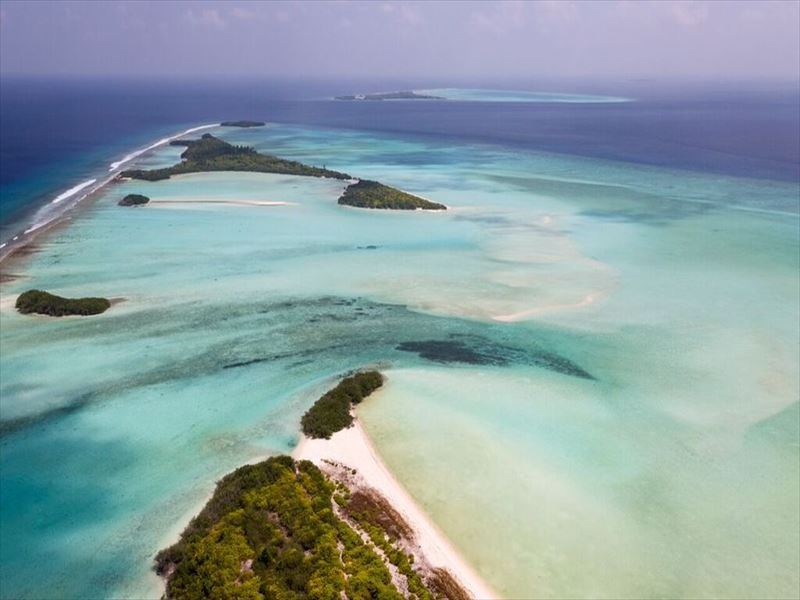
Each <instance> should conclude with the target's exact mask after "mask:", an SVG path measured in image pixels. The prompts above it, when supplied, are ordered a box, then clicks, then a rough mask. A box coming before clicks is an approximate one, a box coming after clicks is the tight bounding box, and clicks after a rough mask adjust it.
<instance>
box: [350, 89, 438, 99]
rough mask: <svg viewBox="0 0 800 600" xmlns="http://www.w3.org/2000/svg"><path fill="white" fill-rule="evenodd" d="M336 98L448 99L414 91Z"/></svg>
mask: <svg viewBox="0 0 800 600" xmlns="http://www.w3.org/2000/svg"><path fill="white" fill-rule="evenodd" d="M334 100H446V98H444V97H442V96H430V95H427V94H418V93H417V92H412V91H403V92H380V93H377V94H355V95H351V96H334Z"/></svg>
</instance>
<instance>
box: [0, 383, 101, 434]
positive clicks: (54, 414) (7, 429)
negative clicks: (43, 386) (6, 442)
mask: <svg viewBox="0 0 800 600" xmlns="http://www.w3.org/2000/svg"><path fill="white" fill-rule="evenodd" d="M93 397H94V394H91V393H88V394H83V395H81V396H78V397H77V398H75V399H74V400H72V401H70V402H68V403H67V404H64V405H63V406H57V407H55V408H50V409H47V410H44V411H42V412H40V413H36V414H33V415H26V416H24V417H17V418H16V419H5V420H3V421H0V438H3V437H5V436H7V435H10V434H12V433H14V432H15V431H19V430H20V429H25V428H26V427H32V426H34V425H38V424H41V423H44V422H46V421H50V420H53V419H58V418H60V417H65V416H67V415H70V414H72V413H76V412H78V411H79V410H81V409H83V408H84V407H85V406H87V405H89V404H90V403H91V402H92V400H93Z"/></svg>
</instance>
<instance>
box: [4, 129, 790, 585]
mask: <svg viewBox="0 0 800 600" xmlns="http://www.w3.org/2000/svg"><path fill="white" fill-rule="evenodd" d="M223 135H224V136H225V137H226V139H228V140H230V141H232V142H236V143H249V144H253V145H256V146H258V147H259V149H262V150H264V151H269V152H273V153H276V154H279V155H281V156H286V157H289V158H293V159H298V160H304V161H306V162H309V163H312V164H317V165H323V164H325V165H326V166H327V167H328V168H333V169H339V170H345V171H347V172H349V173H352V174H354V175H358V176H362V177H368V178H375V179H380V180H381V181H384V182H386V183H390V184H393V185H397V186H400V187H402V188H403V189H407V190H409V191H411V192H415V193H419V194H421V195H423V196H425V197H429V198H432V199H434V200H437V201H440V202H444V203H445V204H448V205H449V206H451V207H452V210H451V211H448V213H446V214H435V213H421V212H415V213H385V212H379V211H374V212H373V211H361V210H358V209H350V208H344V207H339V206H337V205H336V197H337V196H338V193H339V190H340V189H341V186H342V184H341V182H337V181H332V180H316V179H309V178H295V177H283V176H272V175H258V174H242V173H237V174H233V173H219V174H198V175H188V176H181V177H177V178H173V179H171V180H168V181H163V182H157V183H146V182H126V183H124V184H120V185H115V186H113V187H110V188H108V189H107V191H106V192H105V193H104V194H103V196H102V197H101V198H100V199H99V200H98V201H97V202H96V203H95V204H94V205H92V206H91V207H89V208H88V209H87V210H86V211H85V212H83V213H82V214H80V215H78V216H76V218H75V219H74V222H73V223H72V224H71V225H70V226H69V227H68V228H65V229H61V230H60V231H58V232H56V233H54V234H53V235H51V236H50V237H48V238H47V239H46V240H45V241H44V242H43V247H42V249H41V251H40V252H39V253H37V254H35V255H33V257H32V258H31V259H30V262H28V263H27V264H25V265H24V269H22V270H23V271H24V275H25V278H24V279H20V280H17V281H15V282H12V283H11V284H8V285H5V286H4V288H3V312H2V319H3V327H2V330H1V331H0V343H1V344H2V348H1V350H2V357H3V360H2V372H3V377H2V381H1V382H0V386H1V387H0V391H2V397H3V405H2V409H3V410H2V417H3V423H4V429H3V436H2V438H0V444H1V445H2V446H1V447H2V456H1V457H0V459H1V460H2V472H3V477H4V485H3V486H2V489H1V490H0V496H1V498H0V499H1V500H2V505H3V511H2V529H3V535H4V543H3V545H2V546H3V547H2V550H1V551H2V569H3V571H2V581H3V583H2V590H1V591H2V595H3V596H4V597H12V596H15V597H20V596H21V597H41V596H42V595H43V594H44V593H45V592H46V595H47V596H48V597H75V596H86V594H87V593H89V591H91V592H92V594H93V595H97V594H98V593H100V594H101V595H103V596H109V595H116V596H124V595H127V596H131V595H138V596H141V595H142V594H149V595H152V596H156V595H157V594H158V591H157V590H158V588H157V581H156V580H155V578H154V577H153V576H151V575H149V574H148V568H149V565H150V563H149V560H150V557H151V556H152V555H153V554H154V553H155V551H157V550H158V549H159V548H160V547H161V546H162V545H163V544H164V541H165V536H168V535H169V532H174V531H175V528H176V526H178V525H177V524H178V523H179V520H180V519H181V518H185V517H186V515H187V514H190V513H191V512H192V511H194V510H195V509H196V508H197V505H198V503H199V502H201V501H202V499H203V497H204V496H205V495H206V494H207V493H208V492H209V491H210V489H211V487H212V485H213V481H214V480H215V479H217V478H218V477H219V476H221V475H222V474H224V473H225V472H227V471H229V470H231V469H233V468H234V467H235V466H237V465H239V464H241V463H242V462H244V461H246V460H251V459H253V458H256V457H258V456H262V455H265V454H271V453H276V452H285V451H288V450H290V449H291V447H292V446H293V444H294V443H295V441H296V438H297V423H298V420H299V416H300V415H301V414H302V412H303V411H304V410H305V409H306V408H307V406H308V405H309V404H310V402H311V401H312V400H313V399H314V397H315V395H316V393H317V392H318V391H319V389H321V388H322V387H324V386H325V385H326V381H327V380H328V378H330V377H333V376H335V375H337V374H339V373H341V372H343V371H345V370H347V369H350V368H355V367H359V366H362V365H365V364H379V365H384V366H386V367H391V369H390V370H389V371H388V372H389V375H390V381H389V385H388V387H387V389H386V391H385V392H383V393H382V394H380V395H379V396H378V397H377V398H376V400H375V401H374V402H373V401H370V402H368V403H367V404H366V405H364V406H363V408H362V409H360V410H361V415H362V418H363V419H364V420H365V424H366V426H367V428H368V430H369V431H370V432H371V433H372V434H373V435H374V437H375V441H376V444H377V446H378V449H379V451H380V452H381V453H382V455H383V456H384V457H385V458H386V460H387V462H388V463H389V465H390V466H391V467H392V468H393V470H395V472H396V473H397V474H398V477H399V478H400V479H401V481H403V483H404V484H405V485H406V486H407V487H408V488H409V490H410V491H411V493H412V494H413V495H414V496H415V497H416V498H417V499H418V500H419V501H420V502H421V504H422V505H423V506H424V507H425V508H426V509H427V510H428V511H429V512H430V514H431V515H432V516H433V517H434V519H435V521H436V522H437V523H438V524H440V526H441V527H442V528H443V529H444V530H445V532H446V533H447V534H448V535H449V536H450V537H451V538H452V539H453V541H454V542H455V543H456V544H457V545H458V546H459V547H460V548H461V549H462V551H463V552H464V554H465V555H466V556H467V557H468V558H469V559H470V560H472V561H473V563H474V564H475V566H476V567H477V568H478V569H479V571H480V572H481V573H482V574H483V575H484V576H485V577H486V578H487V579H488V580H489V581H490V582H491V583H492V584H493V585H494V586H495V587H497V588H498V589H499V590H501V591H502V592H504V593H506V594H508V595H509V596H512V597H519V596H528V597H529V596H535V597H563V596H567V595H573V596H580V595H584V596H585V595H591V596H598V597H602V596H605V597H648V596H664V595H668V596H683V597H689V596H705V597H720V596H729V597H730V596H747V595H754V594H755V593H760V594H761V595H772V596H775V597H791V596H792V595H796V594H797V590H798V586H799V585H800V584H798V579H797V572H796V568H795V567H796V565H797V562H798V559H799V558H800V550H798V545H800V541H799V540H798V536H797V534H796V531H797V526H798V524H799V518H798V510H797V503H798V498H799V497H800V493H799V492H798V486H800V483H798V452H797V447H798V438H800V434H799V433H798V427H797V406H798V405H797V398H798V375H797V369H796V364H797V360H798V350H797V343H796V342H797V338H798V335H799V333H798V321H797V309H796V307H797V303H798V289H797V277H796V272H797V271H796V270H797V268H798V230H797V226H798V225H797V224H798V220H797V212H798V210H797V186H796V185H794V184H790V183H779V182H769V181H763V180H762V181H755V180H748V179H744V178H741V179H736V178H730V177H722V176H718V175H715V176H710V175H703V174H699V173H688V172H677V171H667V170H663V169H655V168H648V167H641V166H630V165H624V164H620V163H608V162H601V161H594V160H588V159H576V158H571V157H566V156H556V155H544V154H520V153H518V152H514V153H511V152H506V151H504V150H503V149H501V148H497V147H491V146H479V145H452V144H446V143H435V142H431V141H429V140H422V139H412V138H399V137H392V136H377V135H372V134H362V133H358V132H353V131H332V130H323V129H308V128H299V127H290V126H270V127H268V128H265V129H253V130H235V131H230V130H226V131H224V133H223ZM175 154H176V149H175V148H169V147H167V148H162V149H160V150H159V151H157V152H156V153H154V154H153V155H151V156H148V157H143V158H142V159H141V161H142V162H143V163H145V162H146V163H147V166H155V165H160V164H169V163H171V162H172V161H173V160H174V156H175ZM131 192H141V193H145V194H147V195H148V196H150V197H151V198H153V200H154V202H153V204H151V205H149V206H147V207H145V208H136V209H125V208H120V207H118V206H116V202H117V200H118V199H119V198H121V197H122V196H124V195H125V194H127V193H131ZM197 199H202V200H209V199H211V200H215V201H217V202H215V203H193V202H192V200H197ZM254 200H255V201H278V202H286V203H287V204H286V205H283V206H248V205H242V204H241V202H243V201H254ZM219 201H222V202H219ZM765 211H766V212H765ZM373 246H374V248H373ZM15 270H17V271H19V270H20V269H15ZM29 287H41V288H45V289H50V290H52V291H54V292H57V293H63V294H70V295H84V294H86V295H106V296H109V297H122V298H125V301H124V302H122V303H120V304H118V305H116V306H115V307H113V308H112V310H111V311H109V312H108V313H106V314H105V315H102V316H101V317H98V318H91V319H85V320H81V319H62V320H57V321H56V320H50V319H44V318H36V317H24V316H21V315H17V314H15V313H14V312H13V311H12V310H10V306H9V299H10V298H12V296H13V294H15V293H16V292H18V291H21V290H23V289H27V288H29ZM498 318H500V319H504V320H502V321H499V320H497V319H498ZM432 341H433V342H438V345H435V346H430V345H429V346H427V349H428V350H431V348H433V350H435V351H434V352H433V353H432V354H431V352H428V353H427V354H426V353H425V352H424V348H426V347H425V346H422V347H420V346H416V348H417V350H418V351H415V352H411V351H403V350H398V349H397V346H398V345H399V344H402V343H404V342H412V343H413V342H416V343H417V344H419V343H420V342H422V343H425V342H432ZM420 348H422V349H423V350H422V351H420ZM426 356H427V358H426ZM457 361H461V362H457ZM465 361H466V362H465ZM87 365H91V368H87ZM476 474H477V475H478V476H477V477H476V476H475V475H476ZM132 556H133V557H134V560H131V557H132ZM42 561H46V562H47V564H49V565H50V566H51V568H50V569H48V570H47V572H46V573H42V570H41V569H40V568H39V566H38V565H41V564H42ZM754 565H755V567H754ZM753 571H757V573H756V574H754V573H753ZM98 590H99V592H98Z"/></svg>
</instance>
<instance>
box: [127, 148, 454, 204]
mask: <svg viewBox="0 0 800 600" xmlns="http://www.w3.org/2000/svg"><path fill="white" fill-rule="evenodd" d="M170 145H172V146H184V147H186V150H184V151H183V153H182V154H181V159H182V160H181V162H179V163H178V164H176V165H173V166H171V167H167V168H163V169H149V170H145V169H128V170H126V171H123V172H122V173H120V177H123V178H125V177H127V178H131V179H141V180H144V181H160V180H162V179H169V178H170V177H171V176H172V175H183V174H186V173H204V172H211V171H250V172H256V173H278V174H281V175H302V176H307V177H331V178H334V179H342V180H347V179H352V178H351V177H350V175H348V174H346V173H341V172H339V171H332V170H330V169H327V168H325V167H321V168H320V167H312V166H309V165H305V164H303V163H301V162H297V161H294V160H286V159H283V158H279V157H277V156H273V155H271V154H262V153H260V152H257V151H256V150H255V148H252V147H250V146H235V145H233V144H229V143H228V142H226V141H225V140H222V139H220V138H218V137H215V136H213V135H211V134H210V133H206V134H204V135H203V137H201V138H200V139H199V140H172V141H171V142H170ZM339 204H341V205H346V206H354V207H357V208H379V209H389V210H418V209H421V210H447V207H446V206H445V205H444V204H439V203H437V202H431V201H430V200H425V199H424V198H420V197H419V196H414V195H413V194H409V193H408V192H403V191H401V190H398V189H395V188H393V187H389V186H388V185H384V184H382V183H379V182H377V181H370V180H368V179H362V180H360V181H355V182H354V183H351V184H350V185H348V186H347V187H346V188H345V190H344V192H343V193H342V195H341V196H340V197H339Z"/></svg>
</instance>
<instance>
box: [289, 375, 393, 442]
mask: <svg viewBox="0 0 800 600" xmlns="http://www.w3.org/2000/svg"><path fill="white" fill-rule="evenodd" d="M382 385H383V376H382V375H381V374H380V373H379V372H378V371H366V372H361V373H356V374H355V375H352V376H350V377H346V378H345V379H343V380H342V381H341V382H340V383H339V385H337V386H336V387H335V388H333V389H332V390H330V391H329V392H326V393H325V394H323V395H322V396H321V397H320V398H319V400H317V401H316V402H315V403H314V405H313V406H312V407H311V408H309V409H308V411H307V412H306V414H304V415H303V418H302V419H301V421H300V424H301V425H302V428H303V433H304V434H306V435H307V436H308V437H311V438H326V439H327V438H330V437H331V435H332V434H333V433H336V432H337V431H340V430H342V429H344V428H346V427H350V425H351V424H352V423H353V415H352V414H350V409H351V408H352V407H353V405H355V404H359V403H360V402H361V401H362V400H363V399H364V398H366V397H367V396H369V395H370V394H371V393H372V392H374V391H375V390H377V389H378V388H379V387H381V386H382Z"/></svg>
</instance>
